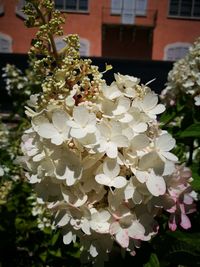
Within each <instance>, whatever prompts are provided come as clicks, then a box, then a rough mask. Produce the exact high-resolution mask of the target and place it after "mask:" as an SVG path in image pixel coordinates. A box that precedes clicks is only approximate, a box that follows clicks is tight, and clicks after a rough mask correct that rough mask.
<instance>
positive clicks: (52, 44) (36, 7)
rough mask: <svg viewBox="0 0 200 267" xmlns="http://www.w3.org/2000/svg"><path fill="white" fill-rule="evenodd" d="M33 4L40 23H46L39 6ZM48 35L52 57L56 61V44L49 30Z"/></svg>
mask: <svg viewBox="0 0 200 267" xmlns="http://www.w3.org/2000/svg"><path fill="white" fill-rule="evenodd" d="M33 5H34V8H35V10H36V11H37V13H38V15H39V16H40V18H41V20H42V23H43V24H44V25H45V24H48V21H46V19H45V16H44V15H43V13H42V12H41V10H40V9H39V7H38V6H37V5H36V4H33ZM48 36H49V40H50V43H51V48H52V52H53V55H54V58H55V60H56V62H58V58H59V56H58V53H57V49H56V44H55V42H54V38H53V35H52V34H51V33H50V32H48Z"/></svg>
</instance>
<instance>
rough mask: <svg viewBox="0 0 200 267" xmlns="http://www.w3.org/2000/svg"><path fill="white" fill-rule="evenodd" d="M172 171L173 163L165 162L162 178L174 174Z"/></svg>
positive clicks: (173, 168)
mask: <svg viewBox="0 0 200 267" xmlns="http://www.w3.org/2000/svg"><path fill="white" fill-rule="evenodd" d="M174 170H175V164H174V162H171V161H169V160H166V162H165V168H164V171H163V176H165V175H170V174H172V173H173V172H174Z"/></svg>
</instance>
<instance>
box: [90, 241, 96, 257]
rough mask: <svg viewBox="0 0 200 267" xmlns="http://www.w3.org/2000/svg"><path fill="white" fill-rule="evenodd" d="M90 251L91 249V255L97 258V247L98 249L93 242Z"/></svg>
mask: <svg viewBox="0 0 200 267" xmlns="http://www.w3.org/2000/svg"><path fill="white" fill-rule="evenodd" d="M89 251H90V255H91V256H92V257H93V258H95V257H96V256H97V255H98V252H97V249H96V247H95V246H94V245H93V244H91V246H90V248H89Z"/></svg>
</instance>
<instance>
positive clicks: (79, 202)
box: [74, 195, 88, 208]
mask: <svg viewBox="0 0 200 267" xmlns="http://www.w3.org/2000/svg"><path fill="white" fill-rule="evenodd" d="M80 197H81V198H78V200H77V201H76V202H75V203H74V207H77V208H78V207H81V206H83V205H84V204H85V203H86V201H87V200H88V196H87V195H83V196H80Z"/></svg>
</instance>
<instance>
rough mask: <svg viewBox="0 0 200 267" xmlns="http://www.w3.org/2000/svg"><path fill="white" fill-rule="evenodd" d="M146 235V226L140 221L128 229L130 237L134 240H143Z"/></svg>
mask: <svg viewBox="0 0 200 267" xmlns="http://www.w3.org/2000/svg"><path fill="white" fill-rule="evenodd" d="M144 233H145V229H144V226H143V225H142V224H141V223H139V222H138V221H134V222H133V223H132V225H131V226H130V227H129V228H128V235H129V236H130V237H131V238H134V239H140V240H142V239H143V236H144Z"/></svg>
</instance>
